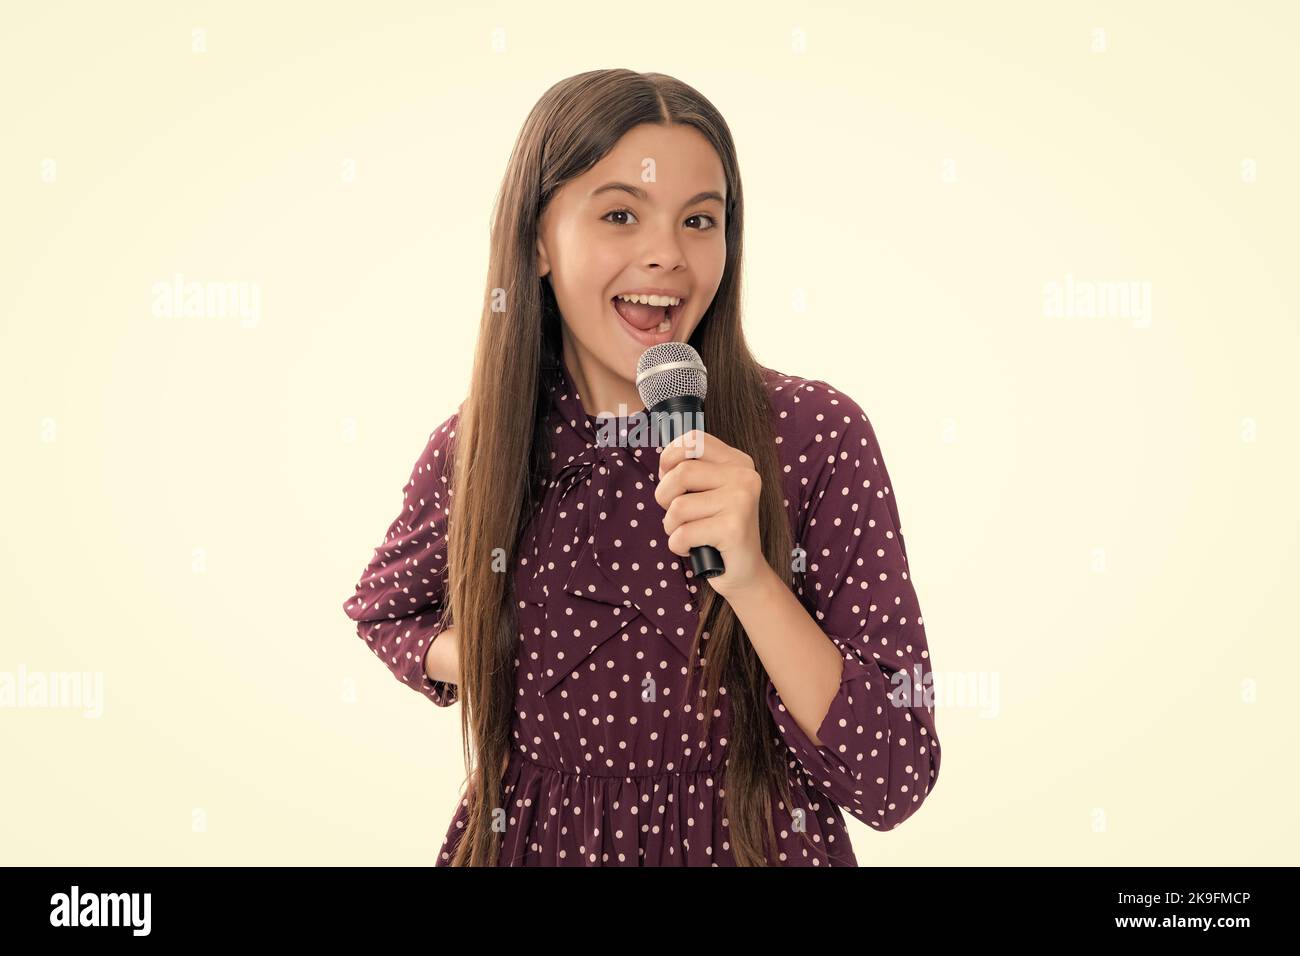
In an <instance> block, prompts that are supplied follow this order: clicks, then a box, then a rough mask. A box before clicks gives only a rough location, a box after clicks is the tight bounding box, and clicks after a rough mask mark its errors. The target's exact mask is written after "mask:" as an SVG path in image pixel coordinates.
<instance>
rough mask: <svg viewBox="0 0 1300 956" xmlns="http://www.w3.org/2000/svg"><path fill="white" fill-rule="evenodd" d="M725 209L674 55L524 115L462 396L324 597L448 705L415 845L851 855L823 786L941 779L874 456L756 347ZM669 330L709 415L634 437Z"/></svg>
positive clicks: (843, 805) (725, 149)
mask: <svg viewBox="0 0 1300 956" xmlns="http://www.w3.org/2000/svg"><path fill="white" fill-rule="evenodd" d="M743 225H744V202H743V197H742V194H741V180H740V171H739V168H738V164H737V158H736V150H735V145H734V144H733V142H732V138H731V133H730V131H729V130H728V128H727V124H726V123H725V121H724V120H723V118H722V117H721V116H720V115H719V113H718V111H717V110H716V109H715V108H714V107H713V105H712V104H711V103H709V101H708V100H706V99H705V98H704V97H703V96H701V95H700V94H699V93H698V92H696V91H695V90H694V89H692V88H691V87H689V86H687V85H685V84H683V83H681V82H679V81H677V80H674V79H672V78H671V77H668V76H664V75H662V74H657V73H648V74H638V73H634V72H631V71H628V70H598V71H594V72H590V73H583V74H581V75H578V76H574V77H571V78H569V79H567V80H564V81H562V82H560V83H558V84H556V85H555V86H553V87H552V88H551V89H550V90H548V91H547V92H546V93H545V95H543V97H542V98H541V100H540V101H539V102H538V103H537V105H536V106H535V107H534V109H533V110H532V112H531V114H530V115H529V116H528V119H527V121H526V122H525V123H524V127H523V130H522V132H521V133H520V136H519V139H518V142H517V143H516V145H515V148H514V152H513V153H512V155H511V157H510V161H509V166H508V168H507V171H506V176H505V181H504V183H503V186H502V190H501V192H500V194H499V196H498V199H497V205H496V209H495V213H494V218H493V226H492V235H491V261H490V264H489V273H488V282H487V289H486V295H485V305H484V310H483V315H482V319H481V326H480V332H479V338H478V345H477V350H476V352H475V356H474V367H473V373H472V380H471V386H470V390H469V395H468V397H467V398H466V399H465V400H464V402H462V403H461V405H460V406H459V408H458V409H457V411H456V412H455V413H454V414H452V415H451V416H450V417H449V418H447V419H446V420H445V421H443V422H442V423H441V424H440V425H438V426H437V427H436V428H435V429H434V430H433V433H432V434H431V435H430V436H429V441H428V444H427V446H426V447H425V449H424V452H423V454H422V455H421V456H420V458H419V460H418V461H417V462H416V464H415V468H414V470H413V471H412V472H411V476H410V480H409V482H408V483H407V485H406V487H405V495H404V501H403V504H402V510H401V512H400V514H398V515H397V517H396V519H395V520H394V521H393V523H392V525H391V526H390V527H389V529H388V533H387V535H386V537H385V539H384V541H383V543H382V544H381V545H380V546H379V547H378V548H377V549H376V550H375V552H374V557H373V558H372V560H371V562H370V565H369V567H367V568H366V570H365V573H364V574H363V575H362V577H361V580H360V582H359V583H358V584H357V585H356V590H355V594H354V595H353V596H352V597H350V598H349V599H348V601H347V602H346V605H345V610H346V611H347V614H348V616H349V617H350V618H351V619H352V620H354V621H355V622H357V632H358V634H359V635H360V636H361V637H362V638H364V639H365V640H366V641H367V642H368V644H369V646H370V647H371V649H372V650H373V651H374V652H375V654H376V655H378V656H379V657H380V659H382V660H383V661H384V663H385V664H386V665H387V666H388V667H389V669H390V670H392V672H393V673H394V674H395V675H396V676H397V677H399V678H400V679H401V680H403V681H405V682H406V683H407V684H408V685H410V686H411V687H413V688H415V689H416V690H418V691H420V692H421V693H422V694H424V695H425V696H426V697H428V698H429V699H430V700H432V701H433V702H434V703H435V704H438V705H439V706H448V705H450V704H452V703H454V702H455V701H457V700H459V701H461V702H462V705H463V706H462V708H461V728H462V731H463V732H464V740H465V743H464V747H465V750H464V756H465V762H466V770H467V778H468V784H467V786H466V789H465V792H464V796H463V799H462V800H461V802H460V804H459V805H458V807H457V809H456V811H455V813H454V816H453V818H452V820H451V822H450V825H449V827H448V829H447V833H446V838H445V840H444V842H443V844H442V848H441V850H440V852H439V854H438V860H437V863H438V865H452V866H466V865H489V866H490V865H501V866H565V865H571V866H734V865H745V866H754V865H758V866H762V865H770V866H855V865H857V861H856V858H855V856H854V853H853V848H852V846H851V845H850V842H849V837H848V834H847V832H846V830H845V825H844V818H843V814H842V812H841V810H847V811H848V812H849V813H851V814H852V815H853V816H855V817H857V818H858V819H859V820H861V821H863V822H864V823H866V824H867V825H869V826H870V827H872V828H874V829H876V830H889V829H892V828H893V827H896V826H898V825H899V824H900V823H902V822H903V821H904V820H906V819H907V818H908V817H909V816H911V815H912V814H913V813H914V812H915V811H916V809H917V808H918V807H919V806H920V805H921V803H922V802H923V801H924V800H925V798H926V796H927V795H928V794H929V793H930V791H931V790H932V789H933V788H934V785H935V781H936V780H937V778H938V774H939V741H938V738H937V737H936V735H935V720H934V707H933V692H932V688H931V686H930V684H931V680H930V667H931V665H930V659H929V651H928V649H927V645H926V636H925V628H924V625H923V623H922V619H921V611H920V607H919V606H918V602H917V597H916V593H915V591H914V589H913V586H912V580H911V575H910V574H909V571H908V562H907V549H906V547H905V546H904V543H903V536H902V533H901V527H900V523H899V512H898V507H897V504H896V501H895V495H894V490H893V487H892V485H891V482H890V480H889V472H888V471H887V470H886V468H885V460H884V456H883V455H882V454H881V450H880V447H879V445H878V444H877V442H876V436H875V433H874V431H873V430H872V426H871V423H870V422H869V421H868V419H867V416H866V415H865V414H864V413H863V411H862V409H861V408H859V407H858V405H857V403H856V402H854V400H853V399H852V398H850V397H849V396H848V395H846V394H844V393H843V392H841V391H839V390H837V389H835V388H832V387H831V386H830V385H828V384H827V383H826V382H824V381H820V380H817V379H805V378H800V377H799V376H797V375H792V374H786V373H782V372H778V371H775V370H773V369H771V368H768V367H766V366H763V365H761V364H759V363H758V362H757V361H756V360H755V358H754V357H753V355H752V354H751V353H750V351H749V347H748V345H747V344H746V341H745V334H744V329H743V325H742V321H741V306H740V301H741V286H740V274H741V252H742V248H741V245H742V234H743ZM669 340H676V341H680V342H687V343H689V344H690V345H692V346H693V347H694V348H695V349H696V351H697V352H698V353H699V355H700V357H701V358H702V360H703V362H704V365H705V368H706V369H707V374H708V392H707V397H706V401H705V409H706V413H707V414H706V420H707V429H706V430H705V431H707V434H704V433H703V432H700V431H692V432H688V433H687V434H686V435H684V436H681V437H679V438H678V439H677V440H675V441H674V442H672V443H671V444H669V445H667V446H665V447H663V448H660V447H657V446H654V445H649V446H648V447H647V443H645V442H640V443H638V442H635V441H630V440H627V439H628V438H629V436H632V435H635V434H644V433H645V432H646V429H638V428H637V427H636V426H637V425H638V423H639V422H640V421H642V420H643V419H644V417H645V416H646V410H645V408H644V404H643V402H642V401H641V399H640V397H639V395H638V392H637V388H636V385H635V378H636V367H637V361H638V359H639V357H640V356H641V354H642V353H643V352H644V351H645V350H646V348H648V347H649V346H651V345H654V344H656V343H660V342H666V341H669ZM606 412H611V413H612V415H607V414H605V413H606ZM610 436H615V438H616V440H610ZM697 545H711V546H713V547H714V548H716V549H717V550H718V552H719V553H720V554H721V555H722V558H723V561H724V563H725V566H726V570H725V573H723V574H721V575H719V576H716V577H712V578H700V579H696V578H695V577H694V576H693V574H692V572H691V564H690V560H689V557H688V556H689V554H690V550H691V548H692V547H694V546H697ZM453 622H454V623H453ZM402 821H403V822H402V825H403V826H416V827H419V826H420V825H421V823H422V821H421V820H420V819H419V817H418V816H417V817H416V818H411V817H409V816H403V818H402Z"/></svg>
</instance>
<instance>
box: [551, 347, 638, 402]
mask: <svg viewBox="0 0 1300 956" xmlns="http://www.w3.org/2000/svg"><path fill="white" fill-rule="evenodd" d="M562 339H563V346H564V347H563V350H562V351H563V354H562V361H563V362H564V367H565V368H566V369H568V371H569V377H570V378H572V379H573V383H574V384H575V385H577V386H578V391H579V392H580V393H581V395H582V408H583V410H584V411H585V412H586V413H587V414H588V415H590V416H591V417H592V418H596V417H598V416H599V415H600V414H601V413H605V414H614V415H618V416H620V417H626V416H628V415H635V414H636V413H637V412H639V411H642V410H643V409H644V408H645V402H643V401H641V396H640V394H639V393H638V392H637V390H636V382H635V381H631V380H628V379H625V378H623V377H622V376H620V375H618V374H617V373H615V372H613V371H611V370H610V368H609V367H608V366H607V365H605V364H604V363H603V362H601V361H599V360H598V359H597V358H596V357H595V356H593V355H591V354H590V353H589V352H587V351H586V350H585V349H583V348H582V347H581V346H579V345H578V344H577V343H576V342H574V341H572V340H571V339H570V337H569V335H568V330H567V329H566V330H565V332H564V334H563V335H562ZM620 406H621V407H620Z"/></svg>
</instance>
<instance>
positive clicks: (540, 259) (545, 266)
mask: <svg viewBox="0 0 1300 956" xmlns="http://www.w3.org/2000/svg"><path fill="white" fill-rule="evenodd" d="M550 271H551V258H550V256H548V255H547V254H546V245H545V244H544V243H543V242H542V237H541V236H538V237H537V277H538V278H539V279H540V278H542V277H543V276H545V275H546V274H547V273H549V272H550Z"/></svg>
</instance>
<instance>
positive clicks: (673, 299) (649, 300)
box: [614, 295, 682, 306]
mask: <svg viewBox="0 0 1300 956" xmlns="http://www.w3.org/2000/svg"><path fill="white" fill-rule="evenodd" d="M614 298H616V299H623V300H624V301H626V302H639V303H640V304H641V305H656V306H665V305H681V304H682V300H681V299H679V298H677V296H675V295H616V296H614Z"/></svg>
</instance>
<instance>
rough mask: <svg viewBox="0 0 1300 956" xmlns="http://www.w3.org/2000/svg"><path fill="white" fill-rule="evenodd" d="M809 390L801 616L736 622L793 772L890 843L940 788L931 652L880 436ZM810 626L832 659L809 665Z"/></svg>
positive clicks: (763, 605)
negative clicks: (759, 666) (758, 669)
mask: <svg viewBox="0 0 1300 956" xmlns="http://www.w3.org/2000/svg"><path fill="white" fill-rule="evenodd" d="M808 385H809V386H810V387H806V388H805V389H803V390H801V391H800V393H799V398H800V401H799V402H798V404H797V406H796V408H797V412H796V414H797V415H798V418H799V421H798V423H797V424H798V426H799V427H798V428H796V429H793V430H792V433H793V434H795V435H798V436H802V437H801V438H800V439H799V442H800V445H801V447H800V448H797V449H793V450H790V449H787V451H786V453H787V454H788V455H789V460H793V461H799V462H805V461H806V462H807V467H805V468H803V469H800V470H801V471H802V474H792V476H791V477H792V481H791V483H790V484H788V485H787V489H788V492H787V494H788V496H789V497H790V498H791V500H793V501H796V502H797V503H798V505H799V513H800V514H802V515H803V516H804V517H803V520H802V521H801V522H800V525H801V527H800V528H799V531H798V534H797V537H796V542H795V543H796V545H797V546H799V547H801V548H802V549H803V553H802V554H801V555H796V557H797V558H799V559H801V560H802V561H803V562H805V563H806V567H804V568H803V570H804V577H803V582H802V587H801V589H800V592H799V593H800V595H801V598H802V600H801V601H800V602H799V603H800V605H801V606H800V609H799V611H800V612H801V613H796V609H795V608H794V606H793V605H794V603H795V602H794V601H793V600H792V599H793V594H792V593H791V592H789V591H788V589H787V594H786V595H785V596H782V597H780V598H779V599H778V598H777V597H774V596H772V594H771V593H770V592H768V593H767V595H766V597H764V594H763V592H762V590H761V589H759V590H756V591H755V592H754V595H753V596H752V600H750V601H749V602H748V604H747V603H746V600H745V598H743V597H742V598H740V599H739V604H740V606H739V607H738V608H737V612H736V613H737V617H739V618H740V619H741V621H742V623H743V624H744V626H745V629H746V631H747V632H748V633H750V634H751V641H752V642H753V644H754V647H755V650H756V652H758V653H759V654H760V657H761V659H762V660H763V662H764V664H765V665H767V664H768V663H769V659H770V664H771V666H770V668H769V670H768V673H769V680H768V704H769V708H770V710H771V712H772V716H773V718H774V719H775V721H776V724H777V728H778V730H779V731H780V733H781V736H782V737H783V739H784V741H785V743H786V745H787V747H788V748H789V751H790V754H791V757H792V763H791V768H792V769H794V768H798V769H800V770H802V771H803V772H804V773H805V774H806V776H807V779H808V781H809V782H810V783H811V784H812V785H813V786H814V787H815V788H817V789H819V790H820V791H821V792H822V793H824V794H826V795H827V796H828V797H830V798H831V799H832V800H834V801H835V803H837V804H838V805H839V806H841V807H843V808H844V809H845V810H847V811H848V812H850V813H852V814H853V815H854V816H855V817H857V818H858V819H859V820H862V821H863V822H864V823H867V824H868V825H870V826H872V827H874V828H875V829H877V830H890V829H893V828H894V827H896V826H898V825H899V824H900V823H902V822H903V821H904V820H906V819H907V818H908V817H909V816H911V814H912V813H914V812H915V811H916V809H917V808H918V807H919V806H920V805H921V803H922V802H923V801H924V800H925V799H926V797H927V796H928V795H929V793H930V792H931V791H932V790H933V789H934V785H935V782H936V780H937V779H938V775H939V763H940V760H939V758H940V752H939V740H938V736H937V735H936V733H935V719H934V697H933V688H932V677H931V674H930V671H931V661H930V653H929V647H928V644H927V640H926V634H925V627H924V623H923V621H922V618H921V608H920V604H919V602H918V600H917V596H916V591H915V589H914V588H913V586H912V579H911V571H910V569H909V567H908V562H907V548H906V545H905V544H904V542H903V535H902V532H901V530H900V527H901V525H900V521H899V515H898V507H897V503H896V502H895V500H894V488H893V484H892V482H891V481H890V478H889V472H888V470H887V469H886V468H885V459H884V455H883V454H882V453H881V450H880V446H879V443H878V442H877V440H876V435H875V431H874V430H873V429H872V427H871V423H870V421H869V420H868V419H867V416H866V414H865V413H864V412H863V411H862V409H861V408H860V407H859V406H858V405H857V403H856V402H854V401H853V399H851V398H850V397H849V396H847V395H845V394H844V393H843V392H839V391H836V390H835V389H833V388H831V387H830V386H829V385H827V384H826V383H825V382H810V383H808ZM781 586H782V587H785V585H784V583H783V582H781ZM735 603H736V602H733V606H735ZM814 625H815V626H816V628H817V629H818V630H819V631H820V633H821V638H822V639H823V640H824V641H825V643H826V645H827V650H828V651H830V652H831V653H816V654H814V653H813V651H812V641H813V640H814V639H815V637H816V635H815V634H814V633H813V630H812V627H813V626H814ZM832 655H833V656H838V657H839V659H840V661H839V665H838V667H839V670H838V671H836V668H835V666H833V662H832V661H831V659H830V658H831V656H832ZM796 657H803V658H804V659H803V660H801V661H799V660H795V658H796ZM800 671H802V673H800ZM835 673H838V677H833V676H832V675H833V674H835ZM773 678H775V679H773ZM777 680H779V682H780V687H781V688H785V689H787V690H788V691H789V692H790V695H791V696H790V699H789V700H786V699H784V698H783V696H782V692H781V690H780V689H779V688H778V686H777ZM832 691H833V696H829V707H827V706H826V704H827V699H828V695H831V694H832Z"/></svg>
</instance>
